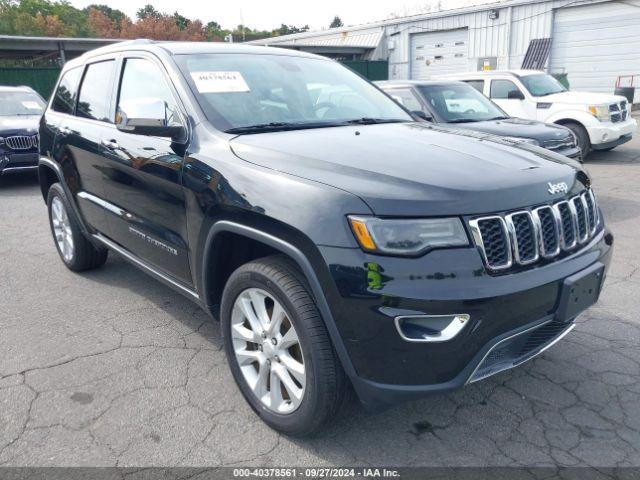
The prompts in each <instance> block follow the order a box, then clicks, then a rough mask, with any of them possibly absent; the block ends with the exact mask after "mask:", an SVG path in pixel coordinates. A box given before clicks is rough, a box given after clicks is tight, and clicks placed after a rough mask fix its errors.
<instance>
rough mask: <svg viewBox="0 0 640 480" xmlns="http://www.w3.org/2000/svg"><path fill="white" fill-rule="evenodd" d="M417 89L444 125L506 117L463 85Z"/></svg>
mask: <svg viewBox="0 0 640 480" xmlns="http://www.w3.org/2000/svg"><path fill="white" fill-rule="evenodd" d="M419 88H420V92H421V93H422V96H423V98H424V99H425V100H426V101H427V102H428V103H429V105H430V106H431V108H432V109H433V110H435V111H436V112H437V113H438V116H439V117H440V118H441V119H442V121H443V122H446V123H466V122H481V121H486V120H498V119H503V118H506V117H507V115H506V114H505V113H504V112H503V111H502V110H501V109H500V107H498V106H497V105H496V104H495V103H493V102H492V101H491V100H489V99H488V98H487V97H485V96H484V95H482V94H481V93H480V92H478V91H477V90H476V89H475V88H473V87H471V86H469V85H466V84H464V83H454V84H450V85H446V84H445V85H428V86H427V85H425V86H421V87H419Z"/></svg>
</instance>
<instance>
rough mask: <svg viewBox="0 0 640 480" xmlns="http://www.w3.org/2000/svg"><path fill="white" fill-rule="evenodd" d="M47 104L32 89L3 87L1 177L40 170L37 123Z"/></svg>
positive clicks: (0, 91) (0, 89) (0, 100)
mask: <svg viewBox="0 0 640 480" xmlns="http://www.w3.org/2000/svg"><path fill="white" fill-rule="evenodd" d="M45 105H46V103H45V101H44V100H43V99H42V97H41V96H40V95H38V93H36V92H35V91H34V90H32V89H31V88H29V87H2V86H0V176H1V175H5V174H8V173H16V172H25V171H30V170H31V171H36V170H37V168H38V124H39V122H40V116H41V115H42V112H44V107H45Z"/></svg>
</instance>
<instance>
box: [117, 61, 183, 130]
mask: <svg viewBox="0 0 640 480" xmlns="http://www.w3.org/2000/svg"><path fill="white" fill-rule="evenodd" d="M146 99H149V100H162V101H163V102H164V104H165V108H166V112H167V113H168V118H167V121H168V123H170V124H171V123H175V122H177V121H178V120H177V118H174V117H175V116H176V115H177V106H176V102H175V100H174V97H173V94H172V93H171V89H170V88H169V85H167V82H166V81H165V79H164V74H163V73H162V71H161V70H160V68H159V67H158V66H157V65H155V64H154V63H153V62H151V61H149V60H146V59H143V58H128V59H126V60H125V64H124V70H123V72H122V80H121V82H120V92H119V95H118V108H117V112H118V115H119V114H120V112H126V111H127V104H131V103H132V102H137V101H141V100H142V101H144V100H146Z"/></svg>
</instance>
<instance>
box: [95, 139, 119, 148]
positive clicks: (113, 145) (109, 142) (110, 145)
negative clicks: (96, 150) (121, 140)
mask: <svg viewBox="0 0 640 480" xmlns="http://www.w3.org/2000/svg"><path fill="white" fill-rule="evenodd" d="M100 144H101V145H102V146H103V147H105V148H108V149H109V150H117V149H118V148H120V147H119V145H118V142H116V141H115V140H102V141H101V142H100Z"/></svg>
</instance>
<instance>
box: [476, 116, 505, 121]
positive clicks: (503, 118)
mask: <svg viewBox="0 0 640 480" xmlns="http://www.w3.org/2000/svg"><path fill="white" fill-rule="evenodd" d="M507 118H509V117H504V116H501V117H493V118H487V119H486V120H482V121H483V122H490V121H491V120H506V119H507Z"/></svg>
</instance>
